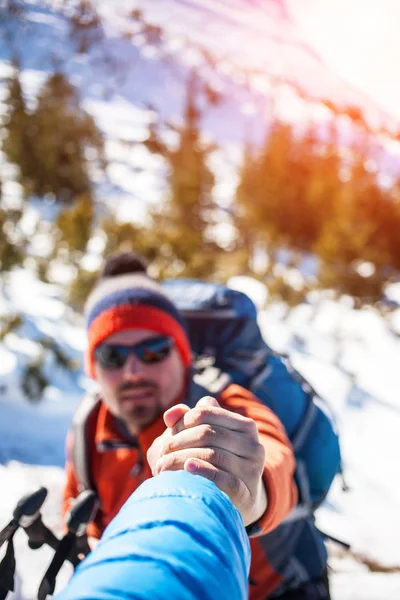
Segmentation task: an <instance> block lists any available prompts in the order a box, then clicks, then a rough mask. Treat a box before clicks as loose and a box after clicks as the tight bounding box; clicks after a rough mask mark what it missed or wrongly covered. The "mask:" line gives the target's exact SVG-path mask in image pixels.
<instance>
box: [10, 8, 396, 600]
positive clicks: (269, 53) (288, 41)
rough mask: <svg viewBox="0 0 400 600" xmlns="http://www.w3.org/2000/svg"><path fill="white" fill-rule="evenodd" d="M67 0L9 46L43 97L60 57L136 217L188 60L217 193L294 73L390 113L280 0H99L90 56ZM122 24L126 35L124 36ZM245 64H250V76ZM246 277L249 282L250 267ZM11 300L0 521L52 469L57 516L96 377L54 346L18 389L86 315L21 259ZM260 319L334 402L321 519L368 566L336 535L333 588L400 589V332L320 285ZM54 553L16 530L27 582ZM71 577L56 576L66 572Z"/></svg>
mask: <svg viewBox="0 0 400 600" xmlns="http://www.w3.org/2000/svg"><path fill="white" fill-rule="evenodd" d="M62 6H63V2H61V1H60V2H57V1H56V0H51V1H48V2H46V3H45V2H39V1H34V0H29V1H27V2H24V7H25V11H26V13H25V14H26V17H27V20H26V22H25V24H24V26H23V28H20V29H18V24H17V23H14V24H13V23H7V24H6V25H7V28H8V29H10V28H11V30H12V31H13V32H14V49H15V48H17V50H18V52H19V54H20V58H21V63H22V69H23V74H22V78H23V84H24V91H25V93H26V94H27V97H28V100H29V101H30V102H34V99H35V95H36V93H37V90H38V88H39V87H40V85H41V83H42V82H43V80H44V79H45V77H46V75H47V74H48V73H49V72H50V71H51V70H52V69H53V67H54V58H57V59H58V60H60V61H61V65H62V68H63V69H64V70H65V71H66V72H67V74H68V75H69V76H70V77H71V79H72V81H73V83H75V84H76V85H77V86H79V88H80V90H81V93H82V96H83V98H84V104H85V107H86V108H87V110H88V111H90V112H91V113H92V114H93V115H94V116H95V118H96V120H97V122H98V123H99V125H100V127H101V129H102V130H103V131H104V133H105V135H106V151H107V157H108V160H109V167H108V169H107V172H106V174H103V173H97V200H98V202H99V203H101V202H107V203H109V204H112V205H113V206H115V207H116V208H117V209H118V211H119V213H120V214H121V215H122V216H124V217H125V218H127V219H133V220H135V221H139V220H140V219H143V218H144V217H145V215H146V211H147V209H148V206H149V204H150V203H152V202H160V201H161V200H162V199H163V198H164V197H165V178H164V175H165V164H164V162H163V161H162V160H161V159H160V158H158V157H155V156H153V155H150V154H149V153H148V152H147V151H146V150H145V149H143V147H142V146H141V145H140V142H141V141H143V139H145V138H146V136H147V133H148V126H149V123H150V122H151V121H152V120H153V119H154V112H153V110H152V106H153V107H155V108H156V109H157V111H159V112H160V113H161V115H162V117H163V118H165V119H169V120H173V121H177V120H179V117H180V115H181V111H182V103H183V97H184V84H185V78H186V76H187V73H188V70H189V68H190V66H191V65H193V64H197V65H200V72H201V73H202V75H203V76H204V78H205V79H207V81H208V82H209V83H210V85H211V84H212V85H213V87H214V88H215V89H216V90H218V91H219V92H220V93H221V94H222V95H223V98H224V100H223V104H222V105H221V106H219V107H216V108H213V109H207V110H206V112H205V117H204V123H203V125H204V132H205V134H207V135H208V136H211V137H212V138H213V139H215V140H218V141H219V142H220V143H223V144H224V146H225V147H224V154H223V155H222V154H221V155H219V157H218V158H217V159H216V164H217V165H218V177H219V178H221V180H223V181H224V182H225V183H224V185H221V186H220V188H217V190H218V191H219V193H220V195H221V200H229V198H230V196H231V194H232V181H234V175H233V173H232V170H231V167H232V164H235V162H237V158H238V154H239V149H240V145H241V143H242V141H243V139H244V138H245V137H247V136H249V135H250V136H253V135H254V136H255V137H257V135H258V136H260V135H263V133H264V132H263V125H264V124H266V122H267V115H268V110H269V108H270V105H269V101H270V98H271V89H272V88H274V89H275V91H276V95H275V96H274V97H275V98H278V101H277V102H278V105H279V111H280V112H281V113H282V114H285V115H286V116H288V115H289V116H291V117H293V115H299V114H303V113H302V112H301V111H302V110H304V106H303V105H301V106H303V108H301V106H300V105H299V102H300V104H301V102H302V101H299V98H298V96H297V95H296V94H294V92H293V86H287V85H286V83H285V82H290V83H292V84H294V87H296V88H300V89H303V90H304V92H305V93H307V94H308V95H310V96H313V97H315V98H325V97H326V95H329V97H330V99H331V100H333V101H335V102H337V103H338V104H341V103H342V104H343V105H348V104H357V105H361V106H363V107H365V110H366V113H367V114H368V115H369V116H370V118H371V121H379V122H380V123H381V124H387V123H388V121H387V116H386V115H384V114H382V113H381V112H380V111H379V110H378V109H377V108H376V106H374V105H373V103H371V101H370V100H369V99H368V98H365V97H364V96H363V95H360V94H359V93H358V92H357V90H355V89H353V88H352V87H350V86H348V84H345V83H344V82H342V81H341V80H340V79H338V78H337V77H336V76H335V75H333V74H332V73H331V72H330V71H329V70H328V69H325V68H324V64H323V62H322V61H321V59H320V58H319V56H318V55H316V54H315V52H312V51H311V50H310V48H309V47H308V46H307V44H306V41H305V40H304V38H303V37H302V35H301V34H300V33H299V31H298V30H297V29H296V27H295V24H294V22H293V20H292V19H291V17H290V14H289V13H288V12H287V11H285V8H284V3H283V2H268V3H267V2H262V1H261V0H260V1H259V2H257V1H255V0H253V1H252V2H250V1H249V0H247V1H246V2H245V0H234V1H232V2H228V0H213V1H212V2H211V1H209V0H207V1H205V0H179V1H178V0H152V1H151V2H149V1H148V0H142V1H140V0H135V1H132V2H131V3H129V6H127V3H126V2H122V0H120V1H117V0H116V1H115V2H112V3H110V2H106V1H105V0H98V2H97V6H98V8H99V11H100V14H101V15H102V16H103V17H104V27H105V34H106V37H105V40H103V42H102V43H101V44H100V45H99V46H98V47H96V48H94V49H93V50H92V51H91V52H90V53H89V55H87V56H82V55H77V54H76V53H75V52H74V47H73V43H72V41H71V40H70V38H69V34H68V26H67V21H66V18H65V15H64V13H63V11H62ZM133 8H140V9H141V10H142V11H143V14H144V15H145V17H146V19H148V21H149V22H152V23H159V24H161V25H162V27H163V28H164V29H165V30H166V31H167V32H168V33H167V36H166V37H165V38H164V39H163V46H162V48H160V49H159V50H158V51H157V50H155V49H154V48H151V47H149V46H146V45H145V44H144V43H143V40H142V42H140V39H136V38H135V40H134V41H135V44H136V45H134V44H133V43H132V37H130V36H132V35H133V36H134V31H135V26H134V24H133V23H132V20H131V19H130V18H129V14H128V13H129V12H130V11H131V10H132V9H133ZM0 31H1V33H2V34H3V35H2V36H1V37H0V111H1V110H2V105H1V102H2V99H4V93H3V92H4V78H5V77H6V76H7V74H9V72H10V59H11V51H12V48H11V46H10V44H9V38H7V37H6V36H5V35H4V23H0ZM121 32H125V34H126V35H125V36H123V37H121ZM128 34H129V35H128ZM140 44H141V45H140ZM204 50H207V51H208V52H209V53H210V54H211V56H213V57H214V56H215V57H218V58H219V59H220V60H219V63H218V66H217V68H215V67H214V66H211V65H210V64H209V62H208V60H207V59H206V58H205V54H204ZM245 71H247V72H252V74H251V76H245V74H244V73H245ZM260 73H261V74H260ZM1 80H3V85H2V84H1ZM277 82H280V83H279V85H277ZM260 123H261V125H260ZM397 146H398V145H397ZM397 146H396V148H394V147H393V157H394V159H395V158H396V152H398V150H397ZM394 162H396V161H395V160H393V161H392V162H391V163H390V164H391V165H392V164H394ZM0 172H1V175H2V178H3V181H4V185H3V192H4V200H5V202H7V203H8V204H12V203H14V202H15V200H16V199H17V198H18V195H19V194H20V188H19V187H18V185H17V184H16V183H15V173H14V171H13V169H10V167H9V165H5V164H4V163H3V164H2V163H1V161H0ZM50 208H51V207H50ZM29 210H30V211H31V213H32V218H34V219H35V218H36V219H41V218H43V212H41V213H39V212H37V213H36V217H35V206H34V205H31V207H30V209H29ZM41 210H42V211H43V207H42V208H41ZM55 278H56V279H57V280H60V281H61V280H62V275H61V274H59V276H58V277H57V274H56V273H55ZM241 284H242V285H243V281H242V282H241ZM238 285H240V282H239V284H238ZM244 285H245V288H244V289H245V290H246V291H247V292H248V291H249V289H251V288H250V287H249V283H248V282H245V283H244ZM260 304H261V305H262V304H263V302H261V303H260ZM14 310H18V311H21V312H22V314H23V315H24V325H23V328H22V329H21V330H20V331H19V332H17V333H14V334H10V335H9V336H8V337H7V338H6V339H5V341H4V343H0V463H1V466H0V490H1V494H2V495H1V501H0V507H1V509H0V527H1V526H3V525H4V524H5V523H6V522H7V520H8V519H9V518H10V516H11V512H12V508H13V506H14V504H15V502H16V501H17V500H18V499H19V497H20V496H21V495H22V494H23V493H25V492H27V491H29V490H31V489H32V488H34V487H36V486H37V485H46V486H48V487H49V490H50V493H49V497H48V500H47V501H46V504H45V507H44V514H45V519H46V522H47V524H48V525H49V526H52V527H54V528H55V530H56V531H60V527H61V524H60V515H59V500H60V495H61V487H62V483H63V472H62V469H61V467H62V464H63V457H64V439H65V433H66V430H67V428H68V426H69V424H70V422H71V416H72V412H73V409H74V407H75V406H76V403H77V401H78V399H79V397H80V395H81V393H82V392H83V391H84V390H86V389H87V388H88V387H89V386H90V382H89V381H88V380H87V379H86V378H85V377H84V375H83V373H82V371H81V370H80V369H78V370H77V371H74V372H73V373H72V374H67V373H65V372H63V371H62V370H60V369H59V368H57V367H56V366H55V365H54V363H53V362H52V361H51V359H49V360H48V362H47V363H46V374H47V376H48V377H49V379H50V381H51V383H50V385H49V386H48V387H47V388H46V391H45V394H44V398H43V401H42V402H41V403H40V404H39V405H37V406H32V405H31V404H29V403H28V402H27V400H26V399H25V398H24V396H23V394H22V392H21V388H20V380H21V373H22V369H23V368H24V366H25V364H26V362H27V360H28V359H29V358H30V357H31V358H32V357H34V356H35V355H36V354H37V352H38V345H37V344H36V343H35V341H34V340H35V339H37V338H38V337H39V336H42V335H46V336H50V337H52V338H54V339H55V340H56V341H57V343H58V344H60V345H61V347H62V348H63V350H64V351H65V352H66V353H67V354H68V356H70V357H71V358H74V359H78V360H79V361H80V360H81V356H82V351H83V348H84V344H85V336H84V331H83V328H82V323H81V322H80V321H79V319H78V318H77V317H76V316H74V315H72V314H71V312H70V311H69V310H68V309H67V308H66V307H65V305H64V304H63V302H62V290H61V287H59V286H57V285H51V286H50V285H45V284H42V283H40V282H38V281H37V280H35V279H34V278H33V277H32V276H31V275H30V273H29V272H28V271H22V270H21V271H16V273H15V274H13V276H12V277H11V278H10V285H9V286H8V287H7V288H5V290H4V293H3V295H2V296H1V297H0V315H7V314H10V312H12V311H14ZM260 323H261V325H262V328H263V331H264V334H265V337H266V339H267V341H268V342H270V343H271V345H272V346H273V347H275V348H276V349H277V350H286V351H288V352H289V353H290V354H291V356H292V358H293V360H294V363H295V365H296V366H297V367H298V368H299V369H300V370H301V371H302V372H303V374H304V375H305V376H307V377H308V378H309V379H310V381H311V382H312V383H313V384H314V386H315V387H316V389H317V390H318V391H319V392H320V393H321V394H324V395H325V396H326V397H327V398H328V399H329V400H330V401H331V403H332V406H333V407H334V409H335V411H336V413H337V415H338V425H339V428H340V431H341V436H342V444H343V452H344V466H345V476H346V480H347V483H348V485H349V488H350V491H348V492H346V493H343V492H342V491H341V489H340V480H338V481H337V483H336V484H335V486H334V488H333V490H332V493H331V494H330V496H329V498H328V501H327V502H326V503H325V505H324V507H323V508H321V510H320V511H319V513H318V521H319V522H320V525H321V527H322V528H323V529H325V530H326V531H327V532H329V533H332V534H333V535H336V536H338V537H342V538H343V539H344V540H346V541H349V542H350V543H351V544H352V546H353V550H354V553H355V556H356V557H357V556H359V557H360V555H366V556H367V557H368V558H369V559H370V568H367V566H365V564H362V563H360V562H358V561H357V560H356V559H355V558H354V556H349V555H346V556H344V557H342V556H340V553H338V551H337V549H336V548H335V549H334V550H332V557H331V561H330V562H331V566H332V568H333V573H332V581H333V597H334V600H347V599H348V600H369V599H371V600H394V599H395V598H399V597H400V575H399V574H398V572H397V573H395V572H393V573H391V572H388V573H384V572H382V570H384V569H385V568H387V570H388V571H390V570H393V571H395V570H397V571H399V567H400V553H399V550H398V544H397V538H396V532H397V533H398V532H399V531H400V517H399V511H398V506H399V500H400V494H399V489H400V488H399V486H400V484H399V476H398V474H399V468H398V456H399V455H400V452H399V451H400V442H399V437H398V435H396V434H397V432H398V431H399V426H400V404H399V399H398V389H399V384H400V373H399V369H398V360H399V358H400V346H399V344H400V341H399V338H398V337H397V336H396V335H395V334H394V333H393V331H392V329H390V328H389V327H388V324H387V322H386V321H385V320H384V319H383V318H382V317H380V316H379V315H378V313H377V312H376V311H374V310H372V309H368V310H367V309H365V310H362V311H354V310H352V309H351V308H350V307H349V306H348V305H346V304H344V303H335V302H332V301H329V300H327V299H323V298H321V297H316V298H315V299H314V301H313V303H312V304H309V305H301V306H299V307H298V308H296V309H294V310H292V311H291V312H290V314H289V316H287V314H286V309H285V308H284V307H281V306H279V305H275V306H271V307H269V308H268V309H267V310H263V311H262V312H260ZM50 556H51V553H47V552H46V550H42V551H40V552H32V551H29V550H28V549H27V546H26V542H25V539H24V536H23V534H21V535H18V536H17V559H18V563H19V571H20V575H21V578H22V583H23V593H24V597H25V598H29V599H30V598H34V596H35V592H36V589H37V584H38V582H39V580H40V577H41V575H42V574H43V572H44V568H45V567H46V566H47V564H48V562H49V560H50ZM372 561H375V563H376V564H375V567H374V566H373V564H372ZM372 569H375V570H372ZM63 577H64V579H61V580H60V585H62V583H63V582H65V580H66V578H67V577H68V573H67V572H66V573H65V574H64V575H63Z"/></svg>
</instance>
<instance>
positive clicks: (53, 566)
mask: <svg viewBox="0 0 400 600" xmlns="http://www.w3.org/2000/svg"><path fill="white" fill-rule="evenodd" d="M96 508H97V497H96V494H95V493H94V492H93V491H92V490H85V491H84V492H82V493H81V494H80V495H79V496H78V497H77V498H76V499H75V501H74V502H73V504H72V506H71V509H70V512H69V514H68V517H67V519H66V525H67V533H66V534H65V535H64V537H63V538H62V539H61V540H60V542H59V543H58V545H57V549H56V552H55V554H54V556H53V559H52V561H51V563H50V565H49V567H48V569H47V571H46V573H45V575H44V577H43V579H42V581H41V583H40V586H39V590H38V596H37V597H38V600H46V598H47V596H49V595H52V594H54V590H55V587H56V578H57V575H58V573H59V571H60V569H61V567H62V565H63V564H64V562H65V561H66V560H68V557H69V556H70V555H71V554H72V551H73V549H74V547H75V546H76V542H77V540H78V538H80V537H81V536H82V535H83V534H84V533H85V531H86V528H87V526H88V524H89V523H90V521H91V520H92V519H93V515H94V513H95V510H96Z"/></svg>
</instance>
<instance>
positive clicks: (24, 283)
mask: <svg viewBox="0 0 400 600" xmlns="http://www.w3.org/2000/svg"><path fill="white" fill-rule="evenodd" d="M230 284H231V286H232V287H234V288H235V289H241V290H242V291H245V292H246V293H247V294H249V295H250V296H251V297H252V298H253V300H254V301H255V302H256V303H258V305H259V306H261V305H264V306H265V302H266V301H267V294H266V293H265V290H264V294H263V289H262V284H261V283H260V282H259V281H255V280H252V279H251V278H248V277H236V278H233V279H232V281H231V282H230ZM21 289H23V290H24V294H23V295H24V296H25V297H26V298H29V299H30V302H23V299H21ZM57 290H59V288H58V286H54V285H51V284H43V283H41V282H38V281H36V280H35V279H34V278H33V276H31V275H29V274H28V273H26V272H24V271H22V270H17V271H16V272H15V273H14V274H13V276H12V277H11V278H10V285H9V288H8V293H7V300H5V299H4V298H3V301H2V303H3V304H7V303H8V302H9V303H11V304H12V305H13V306H19V308H20V310H21V311H22V313H23V314H24V315H26V316H27V318H29V319H30V320H31V322H32V324H33V325H34V326H35V329H36V330H39V329H40V330H43V329H46V327H45V326H44V324H45V323H47V324H48V326H49V327H52V326H53V325H52V324H53V322H54V320H56V322H57V323H58V324H59V329H58V336H57V337H58V339H62V340H63V342H64V343H65V344H67V345H69V347H70V349H71V351H73V352H75V354H76V355H80V354H81V353H82V351H83V349H84V331H83V328H82V326H81V325H77V323H75V321H74V320H70V319H69V318H68V317H66V316H64V317H63V315H67V314H68V313H67V312H66V311H60V303H61V300H60V298H59V297H58V294H57ZM41 306H46V311H43V310H42V309H41V308H40V307H41ZM25 311H26V312H25ZM46 312H47V316H46V315H45V314H44V313H46ZM259 321H260V325H261V327H262V329H263V332H264V335H265V338H266V340H267V342H269V343H270V344H271V345H272V346H273V347H275V348H276V349H278V350H284V351H286V352H289V354H290V356H291V358H292V361H293V364H294V366H295V367H296V368H297V369H299V370H300V371H301V372H302V374H303V375H304V376H306V377H307V378H308V380H309V381H310V383H311V384H312V385H313V386H314V387H315V388H316V390H317V391H318V392H319V393H320V394H322V395H323V396H324V397H325V398H327V400H328V401H329V403H330V405H331V407H332V408H333V410H334V412H335V415H336V419H337V427H338V430H339V432H340V436H341V444H342V449H343V458H344V476H345V480H346V484H347V486H348V487H349V490H348V491H346V492H344V491H343V490H342V482H341V479H340V478H339V477H338V478H337V479H336V480H335V482H334V485H333V487H332V490H331V492H330V494H329V497H328V499H327V501H326V502H325V503H324V505H323V506H322V507H321V508H320V509H319V511H318V512H317V522H318V525H319V526H320V527H321V529H322V530H323V531H325V532H326V533H328V534H331V535H333V536H335V537H338V538H340V539H343V540H344V541H346V542H348V543H350V544H351V547H352V555H349V554H346V553H343V552H341V551H340V549H339V548H338V547H337V546H336V545H333V544H330V566H331V567H332V569H333V572H332V576H331V580H332V587H333V598H334V600H347V599H348V600H350V599H351V600H368V599H370V598H371V599H373V600H377V599H378V598H379V600H386V599H387V600H393V599H394V598H396V597H398V594H399V593H400V574H399V573H398V572H393V573H392V572H390V571H391V570H394V571H395V570H396V569H397V571H398V569H399V566H400V552H399V544H398V539H397V532H398V531H400V512H399V510H398V506H399V499H400V483H399V478H398V476H397V477H396V474H398V473H399V470H398V457H399V456H400V438H399V436H398V431H399V429H400V410H399V402H398V393H397V390H398V388H399V384H400V381H399V379H400V375H399V369H398V367H397V360H398V357H399V355H400V339H398V338H397V337H396V336H394V335H393V334H392V333H391V332H390V329H389V328H388V327H387V326H386V323H385V321H384V319H383V317H381V316H380V315H379V314H378V313H377V312H376V311H374V310H372V309H364V310H358V311H356V310H354V309H353V308H352V307H351V306H349V303H346V302H334V301H332V300H329V299H326V298H324V297H319V298H318V299H317V297H316V296H315V295H314V300H313V304H311V303H309V304H302V305H299V306H298V307H296V308H294V309H292V310H291V311H290V312H289V313H288V312H287V310H286V309H285V307H283V306H282V305H279V304H272V305H270V304H267V306H266V308H264V309H262V310H260V313H259ZM13 335H14V339H13V342H12V343H11V342H10V339H9V338H7V337H6V339H5V340H4V342H3V343H1V344H0V389H1V395H0V414H1V419H0V489H2V501H1V510H0V527H2V526H4V525H5V524H6V522H7V521H8V520H9V519H10V517H11V513H12V510H13V507H14V506H15V504H16V502H17V501H18V499H19V498H20V497H21V496H22V495H23V494H25V493H27V492H28V491H31V490H32V489H35V488H36V487H38V486H39V485H45V486H46V487H48V488H49V495H48V498H47V500H46V503H45V505H44V509H43V515H44V519H45V521H46V523H47V524H48V525H49V526H52V527H54V528H55V531H56V532H61V521H60V498H61V490H62V485H63V481H64V473H63V470H62V465H63V463H64V440H65V435H66V432H67V429H68V427H69V426H70V423H71V417H72V414H73V410H74V408H75V406H76V403H77V401H78V399H79V397H80V394H82V393H83V392H84V391H85V389H87V388H88V387H89V386H90V382H88V380H86V378H85V377H84V376H83V374H82V372H81V371H79V372H78V373H76V374H75V375H74V382H73V383H71V382H69V383H67V382H66V380H68V377H63V376H62V374H61V372H60V371H59V372H58V373H57V372H56V371H54V372H53V374H52V375H53V378H52V381H51V385H50V386H49V387H48V388H47V389H46V393H45V395H44V398H43V400H42V402H41V403H40V404H38V405H32V404H30V403H28V401H27V400H26V399H25V398H24V396H23V394H22V392H21V390H20V388H19V383H18V382H19V376H20V372H21V368H22V365H23V363H24V360H26V357H25V356H24V352H22V351H21V348H18V345H16V344H15V337H17V335H18V333H14V334H13ZM20 341H21V343H22V342H23V341H24V338H23V337H22V336H21V340H20ZM31 343H32V344H34V341H32V340H31ZM50 557H51V552H50V551H48V552H47V551H46V550H40V551H35V552H33V551H30V550H29V549H28V548H27V546H26V539H25V538H24V534H23V533H21V534H18V536H17V560H18V565H19V575H20V578H21V581H22V593H23V597H24V598H25V599H30V598H33V597H34V594H35V590H36V588H37V585H38V583H39V581H40V575H43V572H44V569H45V567H46V565H47V564H48V562H49V560H50ZM365 558H366V559H367V561H369V563H370V564H373V563H376V564H377V565H378V567H377V570H376V571H372V570H369V569H368V568H367V567H366V566H365V564H363V562H362V560H365ZM379 569H382V570H387V571H388V572H383V573H382V572H379ZM69 574H70V573H69V572H68V568H67V567H65V569H64V571H63V574H62V577H61V579H60V582H59V584H58V585H59V588H60V587H62V585H64V584H65V583H66V581H67V580H68V577H69Z"/></svg>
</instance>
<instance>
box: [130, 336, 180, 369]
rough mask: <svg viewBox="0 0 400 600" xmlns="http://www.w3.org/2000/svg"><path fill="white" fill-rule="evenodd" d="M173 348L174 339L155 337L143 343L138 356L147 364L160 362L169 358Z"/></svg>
mask: <svg viewBox="0 0 400 600" xmlns="http://www.w3.org/2000/svg"><path fill="white" fill-rule="evenodd" d="M171 348H172V340H171V339H170V338H155V339H152V340H148V341H147V342H145V343H143V346H142V348H140V351H139V352H138V356H139V359H140V360H141V361H142V362H144V363H146V364H153V363H158V362H161V361H162V360H164V359H165V358H167V356H168V355H169V353H170V352H171Z"/></svg>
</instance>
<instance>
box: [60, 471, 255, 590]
mask: <svg viewBox="0 0 400 600" xmlns="http://www.w3.org/2000/svg"><path fill="white" fill-rule="evenodd" d="M249 565H250V547H249V541H248V537H247V535H246V532H245V529H244V525H243V521H242V518H241V516H240V514H239V512H238V511H237V510H236V508H235V507H234V506H233V504H232V503H231V501H230V500H229V498H228V496H226V495H225V494H224V493H223V492H221V491H220V490H219V489H218V488H217V487H216V486H215V484H213V483H212V482H210V481H208V480H207V479H205V478H203V477H199V476H194V475H191V474H190V473H187V472H185V471H175V472H172V471H167V472H163V473H161V474H160V475H158V476H157V477H154V478H152V479H149V480H147V481H146V482H144V483H143V484H142V485H141V486H140V487H139V488H138V490H136V492H135V493H134V494H132V496H131V497H130V498H129V500H128V501H127V502H126V503H125V505H124V506H123V507H122V509H121V510H120V512H119V513H118V515H117V516H116V517H115V519H114V520H113V521H112V522H111V523H110V525H109V526H108V527H107V529H106V530H105V532H104V534H103V537H102V538H101V540H100V543H99V544H98V546H97V547H96V549H95V550H94V551H93V552H92V553H91V554H90V555H89V556H88V557H87V558H86V559H85V560H84V561H83V562H82V563H81V564H80V565H79V567H78V568H77V570H76V571H75V573H74V575H73V577H72V579H71V581H70V582H69V584H68V585H67V587H66V588H65V589H64V590H63V591H62V592H61V594H59V595H58V596H57V598H58V600H78V599H79V600H89V599H93V598H96V599H97V600H116V599H119V600H128V599H129V600H138V599H146V600H148V599H150V598H151V600H158V599H160V600H161V599H162V600H165V598H166V597H169V598H174V600H198V599H199V598H201V599H202V600H211V599H215V598H216V597H218V599H219V600H245V599H247V598H248V571H249Z"/></svg>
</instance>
